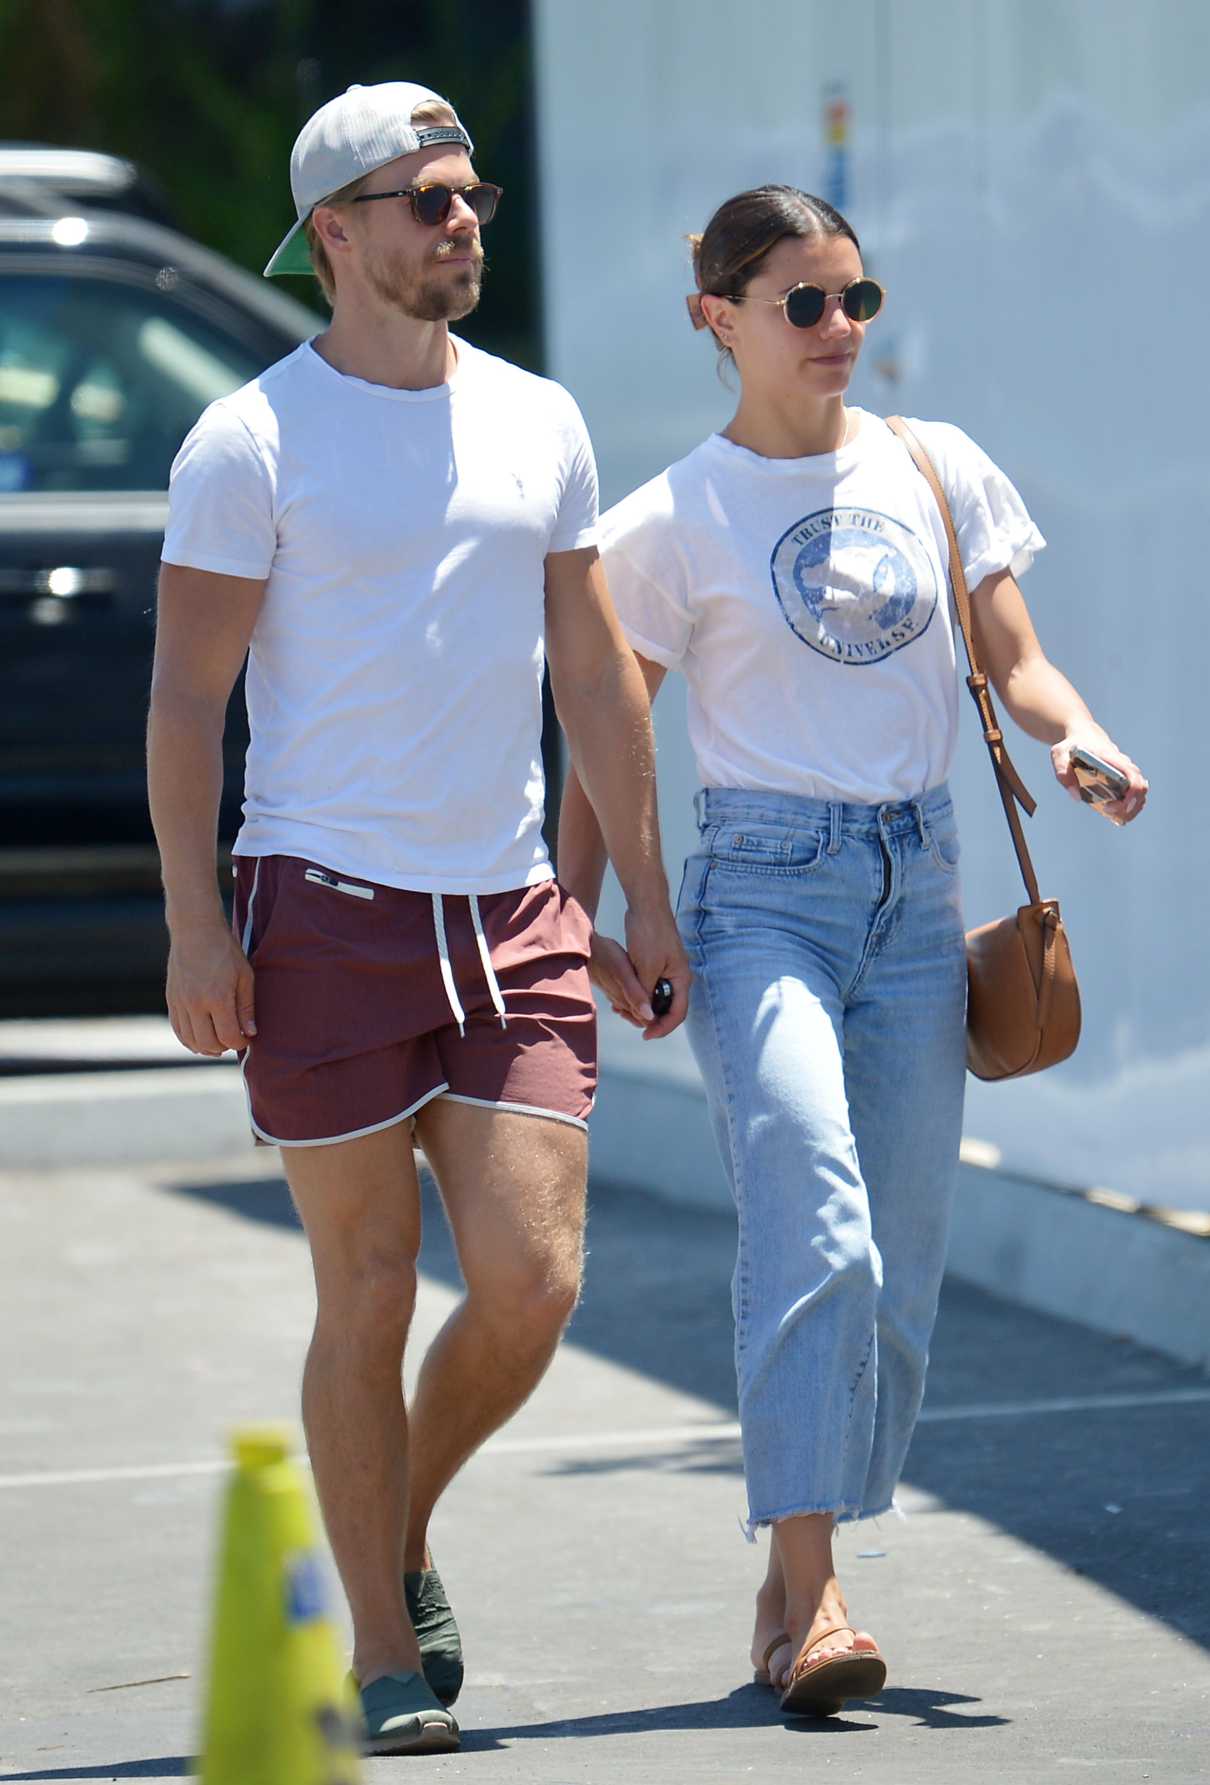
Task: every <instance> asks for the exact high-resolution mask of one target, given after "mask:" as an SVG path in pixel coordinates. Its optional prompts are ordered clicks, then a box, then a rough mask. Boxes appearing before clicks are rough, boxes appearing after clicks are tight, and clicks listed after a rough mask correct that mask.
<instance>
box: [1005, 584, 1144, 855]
mask: <svg viewBox="0 0 1210 1785" xmlns="http://www.w3.org/2000/svg"><path fill="white" fill-rule="evenodd" d="M971 617H972V620H973V622H974V632H975V649H976V651H977V652H978V654H979V658H980V661H981V663H982V665H983V667H984V669H985V670H986V671H987V673H988V676H989V677H990V678H991V682H992V686H993V687H994V688H995V690H996V692H997V694H998V695H999V696H1000V698H1001V700H1002V701H1003V702H1004V706H1005V708H1006V710H1007V711H1008V713H1009V714H1010V715H1011V717H1012V718H1013V720H1014V721H1015V722H1016V724H1018V725H1019V726H1020V727H1021V729H1022V731H1024V732H1028V734H1029V736H1030V737H1032V738H1038V739H1039V740H1040V741H1041V742H1042V743H1044V744H1049V745H1050V746H1051V752H1050V759H1051V763H1052V765H1053V767H1054V772H1055V777H1056V779H1057V780H1058V781H1059V782H1060V783H1061V784H1062V786H1064V787H1066V789H1067V790H1068V792H1069V793H1070V794H1072V796H1073V797H1074V798H1076V799H1079V797H1080V794H1079V786H1078V784H1077V782H1076V778H1075V775H1074V773H1073V771H1072V767H1071V753H1072V751H1073V749H1074V748H1075V747H1076V745H1077V744H1082V745H1083V746H1084V747H1085V749H1088V750H1091V751H1093V753H1094V754H1095V755H1097V756H1101V757H1103V758H1104V759H1105V760H1106V761H1107V762H1111V763H1113V764H1114V765H1115V766H1116V767H1118V768H1120V769H1122V770H1123V771H1124V773H1126V774H1127V775H1128V776H1129V777H1130V786H1129V787H1128V788H1127V790H1126V792H1125V794H1124V795H1123V796H1122V798H1121V799H1120V800H1112V801H1107V802H1106V803H1105V804H1104V805H1102V806H1101V807H1100V808H1099V810H1100V811H1102V812H1103V813H1104V814H1105V816H1106V817H1107V818H1112V819H1113V820H1114V821H1115V823H1117V824H1128V823H1129V822H1130V820H1131V819H1132V818H1136V817H1137V816H1138V814H1139V813H1140V812H1141V811H1142V809H1143V805H1144V802H1145V801H1146V798H1147V791H1148V787H1147V781H1146V779H1145V778H1144V775H1143V772H1142V770H1141V769H1140V768H1139V767H1138V764H1137V763H1134V762H1132V761H1131V760H1130V758H1129V756H1127V755H1126V754H1125V752H1124V751H1122V750H1119V749H1118V746H1117V745H1116V744H1115V743H1114V741H1113V739H1112V738H1111V737H1110V736H1109V733H1108V732H1107V731H1105V730H1103V729H1102V727H1101V726H1099V725H1098V724H1097V722H1096V720H1095V719H1094V718H1093V716H1092V714H1091V713H1090V712H1089V710H1088V708H1087V707H1086V706H1085V704H1084V702H1083V701H1082V700H1081V698H1080V696H1079V694H1077V692H1076V690H1075V689H1074V688H1073V687H1072V685H1071V683H1070V682H1069V681H1068V680H1067V677H1066V676H1065V675H1064V674H1063V673H1062V671H1061V670H1058V669H1056V668H1055V666H1054V664H1053V663H1051V661H1050V659H1049V658H1048V657H1047V656H1046V654H1045V652H1044V651H1043V649H1042V646H1041V644H1040V643H1039V642H1038V635H1037V633H1036V632H1035V631H1034V627H1033V621H1032V620H1031V619H1030V617H1029V609H1028V607H1027V606H1026V604H1025V597H1024V596H1023V595H1022V593H1021V591H1020V589H1019V588H1018V586H1017V583H1016V580H1015V578H1014V577H1013V576H1012V575H1010V573H1009V572H1008V571H1007V570H1001V571H996V572H995V573H994V574H993V575H991V576H988V577H984V579H983V581H982V582H981V583H980V584H979V587H978V588H977V589H976V590H975V592H974V594H973V595H972V597H971Z"/></svg>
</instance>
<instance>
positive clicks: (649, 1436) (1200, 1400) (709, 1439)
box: [0, 1388, 1210, 1488]
mask: <svg viewBox="0 0 1210 1785" xmlns="http://www.w3.org/2000/svg"><path fill="white" fill-rule="evenodd" d="M1208 1402H1210V1388H1168V1389H1160V1390H1158V1391H1157V1392H1154V1393H1151V1394H1146V1393H1137V1394H1107V1395H1070V1396H1065V1397H1063V1398H1061V1399H1058V1400H1049V1401H971V1402H968V1403H967V1404H966V1405H965V1406H958V1407H926V1408H925V1409H924V1411H923V1412H922V1413H921V1415H920V1423H921V1425H946V1424H949V1423H951V1422H952V1423H957V1422H960V1421H966V1420H980V1419H1032V1418H1035V1417H1037V1416H1044V1415H1049V1414H1054V1413H1113V1412H1120V1411H1123V1410H1129V1409H1131V1408H1135V1409H1137V1408H1146V1407H1188V1406H1199V1405H1205V1404H1206V1403H1208ZM739 1435H740V1429H739V1426H738V1425H736V1424H735V1423H734V1422H728V1423H726V1424H720V1425H707V1424H702V1425H679V1426H646V1427H640V1428H639V1429H638V1430H637V1431H630V1432H566V1433H564V1434H562V1435H561V1436H543V1437H539V1438H491V1439H489V1440H488V1442H487V1443H486V1444H485V1445H484V1447H483V1450H482V1451H481V1452H480V1455H485V1456H530V1455H536V1454H540V1453H541V1452H544V1451H547V1452H548V1451H554V1452H560V1451H568V1450H587V1451H593V1450H659V1449H662V1448H663V1447H664V1446H665V1445H670V1444H733V1443H735V1442H736V1440H737V1439H738V1438H739ZM230 1467H231V1465H230V1463H229V1462H228V1461H227V1460H226V1458H211V1459H210V1460H208V1461H205V1462H192V1463H142V1464H133V1465H131V1466H129V1467H123V1468H113V1469H57V1470H45V1471H41V1472H30V1473H28V1474H24V1475H0V1488H31V1487H76V1486H87V1485H90V1484H92V1483H96V1482H111V1481H168V1480H172V1479H174V1478H177V1477H181V1476H188V1475H222V1474H224V1473H225V1472H226V1471H227V1470H228V1469H229V1468H230Z"/></svg>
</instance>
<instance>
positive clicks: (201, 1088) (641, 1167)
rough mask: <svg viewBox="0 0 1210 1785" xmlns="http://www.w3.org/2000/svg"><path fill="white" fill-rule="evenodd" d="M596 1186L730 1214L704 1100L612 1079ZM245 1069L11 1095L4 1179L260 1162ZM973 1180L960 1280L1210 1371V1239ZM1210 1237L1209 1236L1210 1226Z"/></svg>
mask: <svg viewBox="0 0 1210 1785" xmlns="http://www.w3.org/2000/svg"><path fill="white" fill-rule="evenodd" d="M591 1144H592V1168H593V1173H594V1175H595V1176H596V1177H597V1178H599V1179H601V1180H603V1181H609V1182H612V1183H616V1184H619V1185H622V1186H624V1187H626V1188H628V1189H634V1190H642V1191H645V1192H646V1193H647V1194H649V1195H654V1196H659V1197H662V1198H664V1199H665V1200H668V1201H672V1202H679V1203H687V1204H690V1205H692V1206H694V1207H697V1208H705V1209H711V1210H714V1211H716V1212H725V1211H729V1210H730V1208H731V1199H730V1194H729V1192H728V1190H727V1186H726V1183H725V1181H724V1178H723V1174H722V1170H721V1168H720V1166H719V1162H718V1156H717V1154H716V1152H715V1148H714V1141H713V1138H712V1136H711V1134H710V1127H709V1121H708V1118H707V1114H706V1102H705V1097H704V1095H703V1093H702V1091H701V1089H700V1087H698V1086H697V1085H694V1084H692V1083H691V1082H689V1081H688V1080H687V1079H686V1080H684V1081H683V1082H678V1081H672V1080H670V1079H667V1078H666V1079H664V1080H662V1081H660V1082H652V1080H650V1079H649V1078H641V1077H638V1076H636V1075H635V1074H634V1073H628V1072H626V1071H624V1070H621V1069H619V1068H618V1067H617V1066H611V1065H608V1064H607V1065H606V1066H605V1067H604V1069H603V1071H602V1074H601V1086H600V1091H599V1094H598V1098H597V1107H596V1112H595V1113H594V1115H593V1119H592V1141H591ZM251 1147H252V1138H251V1134H250V1131H249V1127H248V1109H247V1102H246V1099H245V1096H244V1088H243V1083H242V1080H241V1078H240V1073H239V1068H238V1067H237V1066H235V1065H234V1064H231V1065H221V1064H215V1065H210V1066H208V1067H207V1068H206V1069H205V1070H204V1071H189V1070H185V1071H182V1070H181V1069H180V1068H179V1067H168V1068H159V1069H151V1070H140V1069H137V1068H136V1069H133V1070H123V1071H117V1072H65V1073H45V1074H38V1075H36V1076H29V1077H20V1078H13V1079H6V1080H0V1164H2V1165H3V1166H4V1167H6V1168H9V1169H12V1168H38V1169H42V1170H53V1169H56V1168H67V1167H71V1166H113V1165H121V1164H123V1163H142V1162H146V1161H150V1160H155V1161H164V1162H167V1161H173V1160H182V1161H185V1160H190V1159H199V1158H211V1159H213V1158H224V1157H239V1156H240V1155H246V1154H247V1153H248V1152H249V1150H250V1149H251ZM964 1152H965V1153H966V1157H965V1158H964V1161H963V1164H962V1166H961V1167H960V1171H959V1184H958V1195H957V1199H956V1202H955V1207H954V1219H953V1225H952V1228H951V1233H950V1249H949V1264H948V1269H949V1271H950V1273H951V1274H952V1275H953V1276H955V1277H958V1278H960V1279H961V1280H963V1281H964V1282H967V1283H972V1284H974V1285H975V1286H976V1287H977V1288H979V1289H984V1290H987V1291H989V1292H990V1293H991V1294H993V1295H997V1296H1000V1297H1002V1298H1003V1299H1004V1300H1006V1301H1011V1302H1016V1303H1018V1304H1019V1305H1021V1306H1023V1307H1027V1308H1033V1309H1036V1310H1037V1311H1039V1312H1041V1313H1044V1314H1053V1315H1056V1316H1058V1317H1059V1318H1061V1319H1065V1320H1075V1321H1077V1322H1078V1323H1079V1324H1080V1325H1083V1326H1089V1327H1092V1328H1093V1329H1094V1330H1096V1331H1098V1332H1103V1333H1110V1334H1113V1335H1115V1336H1119V1337H1122V1338H1128V1339H1132V1340H1134V1341H1135V1342H1136V1343H1137V1344H1140V1345H1147V1346H1150V1347H1151V1348H1153V1349H1154V1350H1157V1351H1162V1352H1166V1353H1167V1354H1168V1355H1169V1356H1172V1357H1176V1358H1179V1359H1180V1360H1181V1361H1182V1362H1184V1363H1188V1364H1195V1365H1198V1366H1200V1367H1201V1368H1203V1369H1207V1368H1210V1314H1208V1313H1207V1310H1210V1233H1207V1232H1205V1231H1200V1232H1198V1231H1190V1230H1189V1226H1188V1224H1184V1225H1182V1224H1180V1223H1179V1220H1178V1218H1174V1219H1172V1220H1167V1219H1164V1218H1162V1216H1160V1215H1158V1214H1157V1213H1156V1212H1154V1211H1149V1210H1146V1209H1141V1208H1138V1207H1136V1206H1134V1205H1132V1204H1128V1203H1126V1202H1125V1201H1124V1199H1120V1198H1113V1197H1111V1196H1109V1195H1108V1194H1107V1193H1106V1192H1103V1191H1096V1190H1088V1191H1084V1190H1075V1189H1070V1188H1066V1187H1064V1186H1060V1185H1054V1184H1042V1183H1038V1182H1036V1181H1034V1180H1031V1179H1027V1178H1022V1177H1016V1176H1014V1175H1013V1174H1012V1173H1011V1172H1006V1171H1003V1170H1001V1169H999V1168H998V1167H993V1166H990V1165H987V1164H983V1163H981V1162H979V1152H980V1149H979V1147H978V1146H977V1144H970V1145H968V1147H967V1148H965V1149H964ZM1204 1225H1205V1224H1203V1226H1204Z"/></svg>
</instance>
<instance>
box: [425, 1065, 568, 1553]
mask: <svg viewBox="0 0 1210 1785" xmlns="http://www.w3.org/2000/svg"><path fill="white" fill-rule="evenodd" d="M416 1126H417V1130H418V1135H419V1139H420V1143H421V1145H422V1146H423V1148H424V1152H425V1157H426V1158H427V1159H428V1161H429V1163H430V1165H431V1166H432V1168H433V1172H434V1175H435V1176H436V1179H437V1182H438V1185H439V1187H440V1190H441V1195H442V1199H443V1201H444V1203H445V1208H446V1212H447V1215H448V1217H449V1222H450V1227H451V1230H452V1232H453V1235H454V1242H455V1245H456V1246H457V1249H458V1259H459V1263H460V1265H461V1267H462V1275H463V1279H464V1281H465V1284H466V1296H465V1298H464V1300H463V1301H462V1302H460V1303H459V1305H458V1307H457V1308H456V1309H455V1310H454V1313H453V1314H452V1315H451V1316H450V1318H449V1320H447V1322H446V1323H445V1325H444V1327H443V1328H442V1330H441V1332H440V1333H439V1334H438V1335H437V1337H436V1339H435V1340H434V1341H433V1344H432V1345H431V1347H430V1348H429V1352H428V1355H427V1357H426V1358H425V1360H424V1365H423V1367H422V1369H421V1372H420V1377H419V1380H418V1382H417V1385H416V1393H415V1396H414V1398H413V1405H412V1413H411V1422H410V1431H411V1494H410V1503H409V1519H408V1532H407V1542H406V1545H405V1551H404V1554H405V1566H406V1567H407V1568H408V1569H409V1570H411V1569H416V1568H422V1567H423V1566H424V1564H425V1559H426V1549H425V1544H426V1535H427V1531H428V1524H429V1519H430V1517H431V1515H432V1510H433V1507H434V1505H435V1504H436V1502H437V1500H438V1498H439V1496H440V1495H441V1493H442V1492H443V1491H444V1489H445V1488H446V1487H447V1486H448V1485H449V1483H450V1481H451V1480H452V1479H453V1477H454V1476H455V1475H456V1474H457V1472H458V1470H459V1469H460V1468H461V1466H462V1464H463V1463H464V1462H465V1461H466V1460H467V1458H468V1457H469V1456H470V1455H471V1454H472V1453H473V1452H474V1451H475V1450H477V1449H478V1447H479V1445H480V1444H482V1443H483V1441H484V1439H485V1438H487V1437H489V1436H490V1434H491V1433H492V1432H494V1431H495V1430H496V1429H497V1428H498V1427H499V1426H501V1425H503V1424H504V1422H505V1420H506V1419H508V1418H509V1417H510V1415H512V1414H513V1413H515V1412H516V1410H517V1408H518V1407H520V1406H521V1405H522V1403H523V1402H524V1401H526V1400H527V1399H528V1398H529V1396H530V1394H532V1392H533V1390H534V1389H535V1388H536V1387H537V1384H538V1382H539V1381H540V1380H541V1378H542V1376H543V1375H544V1374H545V1371H546V1368H547V1365H548V1364H549V1363H550V1360H551V1358H552V1357H553V1356H554V1353H555V1349H556V1347H557V1346H558V1343H559V1339H560V1336H561V1335H562V1332H563V1329H564V1327H565V1326H566V1324H567V1322H568V1320H569V1319H570V1317H571V1313H572V1310H573V1309H574V1307H575V1305H576V1298H577V1296H578V1294H579V1289H580V1273H581V1268H582V1258H583V1235H584V1200H585V1185H586V1179H587V1170H588V1145H587V1139H588V1137H587V1136H586V1134H585V1133H584V1131H583V1130H582V1129H580V1128H576V1127H574V1126H572V1125H571V1124H570V1123H568V1122H558V1121H553V1120H549V1119H547V1118H545V1117H542V1116H529V1115H518V1114H516V1113H514V1112H512V1111H507V1110H491V1109H486V1108H481V1107H479V1106H477V1105H473V1104H465V1103H456V1102H454V1101H453V1100H451V1099H448V1098H444V1097H439V1098H436V1099H435V1100H434V1101H433V1102H432V1103H429V1104H426V1106H425V1108H424V1109H423V1110H422V1111H421V1113H420V1116H419V1118H418V1120H417V1124H416Z"/></svg>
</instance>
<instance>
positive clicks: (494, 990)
mask: <svg viewBox="0 0 1210 1785" xmlns="http://www.w3.org/2000/svg"><path fill="white" fill-rule="evenodd" d="M470 900H471V922H472V923H473V924H474V926H475V941H476V942H477V943H478V945H479V959H480V960H481V961H482V962H483V972H484V977H485V978H486V980H487V989H488V991H489V992H490V993H491V995H492V1008H493V1009H494V1010H495V1012H496V1015H497V1016H498V1017H499V1018H500V1027H501V1028H502V1029H507V1028H508V1017H507V1016H506V1015H505V1011H504V999H503V997H502V996H501V993H500V982H499V980H498V979H497V978H496V971H495V968H494V967H493V966H492V957H491V951H490V950H489V948H488V946H487V937H486V936H485V935H484V934H483V919H482V918H481V917H480V916H479V901H478V899H477V898H476V897H475V895H474V893H472V894H471V895H470Z"/></svg>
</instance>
